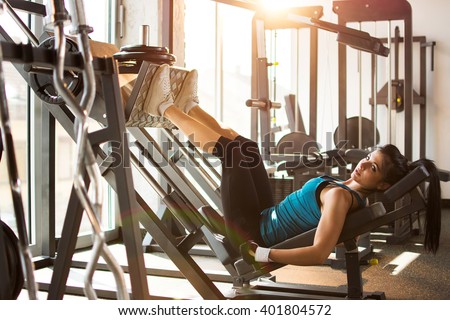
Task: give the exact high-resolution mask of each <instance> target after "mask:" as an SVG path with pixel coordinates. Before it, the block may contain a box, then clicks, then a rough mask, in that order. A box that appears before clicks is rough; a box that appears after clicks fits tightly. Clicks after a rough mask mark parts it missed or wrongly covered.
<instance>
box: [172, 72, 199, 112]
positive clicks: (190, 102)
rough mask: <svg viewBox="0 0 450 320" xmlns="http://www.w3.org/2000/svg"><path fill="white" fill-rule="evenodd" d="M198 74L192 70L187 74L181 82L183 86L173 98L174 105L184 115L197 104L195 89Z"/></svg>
mask: <svg viewBox="0 0 450 320" xmlns="http://www.w3.org/2000/svg"><path fill="white" fill-rule="evenodd" d="M197 83H198V73H197V70H195V69H193V70H191V71H189V72H188V74H187V75H186V78H185V79H184V81H183V86H182V87H181V90H180V92H179V93H178V95H177V97H176V98H175V102H174V103H175V105H176V106H177V107H178V108H179V109H181V110H182V111H183V112H184V113H186V114H187V113H189V111H190V110H191V109H192V108H193V107H195V106H198V104H199V99H198V94H197V88H198V84H197Z"/></svg>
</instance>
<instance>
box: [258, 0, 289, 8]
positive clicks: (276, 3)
mask: <svg viewBox="0 0 450 320" xmlns="http://www.w3.org/2000/svg"><path fill="white" fill-rule="evenodd" d="M260 1H261V4H262V6H263V7H264V9H266V10H280V9H286V8H290V7H295V6H298V0H282V1H280V0H260Z"/></svg>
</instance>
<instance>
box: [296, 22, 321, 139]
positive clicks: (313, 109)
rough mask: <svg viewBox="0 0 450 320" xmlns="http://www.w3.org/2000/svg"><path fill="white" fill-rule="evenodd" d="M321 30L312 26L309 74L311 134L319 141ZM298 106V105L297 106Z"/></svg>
mask: <svg viewBox="0 0 450 320" xmlns="http://www.w3.org/2000/svg"><path fill="white" fill-rule="evenodd" d="M318 37H319V30H318V29H317V28H310V49H309V51H310V74H309V109H310V113H309V136H310V137H311V138H312V139H313V140H314V141H317V87H318V84H317V80H318V63H319V59H318V54H319V40H318ZM295 107H297V106H295Z"/></svg>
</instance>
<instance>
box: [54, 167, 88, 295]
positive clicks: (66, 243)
mask: <svg viewBox="0 0 450 320" xmlns="http://www.w3.org/2000/svg"><path fill="white" fill-rule="evenodd" d="M85 184H86V185H87V186H88V185H89V180H88V179H87V175H86V174H85ZM82 217H83V206H82V205H81V202H80V200H79V198H78V196H77V193H76V191H75V189H74V188H73V187H72V191H71V193H70V198H69V203H68V205H67V212H66V217H65V218H64V224H63V229H62V232H61V239H60V240H59V243H58V254H57V256H56V259H55V261H54V264H53V273H52V278H51V281H50V285H49V288H48V296H47V299H49V300H62V299H63V297H64V293H65V291H66V283H67V278H68V277H69V272H70V261H71V260H72V257H73V254H74V252H75V246H76V243H77V237H78V231H79V229H80V224H81V219H82Z"/></svg>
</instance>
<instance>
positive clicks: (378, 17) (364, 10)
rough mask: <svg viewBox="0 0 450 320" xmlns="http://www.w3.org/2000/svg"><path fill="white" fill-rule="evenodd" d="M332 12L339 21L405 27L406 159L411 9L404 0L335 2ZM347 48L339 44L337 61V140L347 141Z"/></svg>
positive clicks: (410, 91) (408, 153)
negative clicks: (396, 22) (398, 23)
mask: <svg viewBox="0 0 450 320" xmlns="http://www.w3.org/2000/svg"><path fill="white" fill-rule="evenodd" d="M333 11H334V12H335V13H336V14H337V15H338V24H340V25H343V26H345V25H346V24H347V23H350V22H363V21H390V20H403V21H404V26H405V36H404V45H405V50H404V51H405V61H404V70H405V79H404V81H405V82H404V84H405V85H404V92H405V95H404V105H405V135H404V139H405V151H404V154H405V156H406V157H407V158H408V159H411V156H412V105H413V88H412V42H413V35H412V9H411V6H410V4H409V3H408V2H407V1H406V0H396V1H391V0H367V1H364V2H361V1H353V0H352V1H334V2H333ZM346 52H347V48H346V46H345V45H342V44H340V45H339V49H338V60H339V68H338V73H339V76H338V77H339V125H338V128H339V129H338V141H346V140H347V122H346V120H347V53H346Z"/></svg>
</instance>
